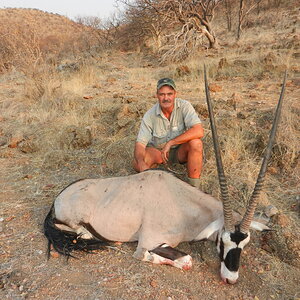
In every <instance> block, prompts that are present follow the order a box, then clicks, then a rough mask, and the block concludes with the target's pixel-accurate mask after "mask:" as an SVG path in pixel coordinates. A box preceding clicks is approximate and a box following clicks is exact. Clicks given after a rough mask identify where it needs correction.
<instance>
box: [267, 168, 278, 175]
mask: <svg viewBox="0 0 300 300" xmlns="http://www.w3.org/2000/svg"><path fill="white" fill-rule="evenodd" d="M267 172H268V173H269V174H272V175H275V174H279V169H278V168H276V167H268V169H267Z"/></svg>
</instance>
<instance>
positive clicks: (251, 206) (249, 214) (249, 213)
mask: <svg viewBox="0 0 300 300" xmlns="http://www.w3.org/2000/svg"><path fill="white" fill-rule="evenodd" d="M286 77H287V72H285V75H284V79H283V83H282V89H281V93H280V97H279V100H278V104H277V108H276V113H275V118H274V121H273V125H272V129H271V132H270V137H269V142H268V145H267V148H266V150H265V155H264V158H263V162H262V165H261V168H260V171H259V174H258V177H257V181H256V184H255V187H254V190H253V193H252V195H251V198H250V200H249V203H248V206H247V209H246V213H245V215H244V217H243V219H242V222H241V225H240V230H241V232H243V233H247V232H248V231H249V227H250V224H251V221H252V219H253V215H254V212H255V208H256V205H257V201H258V196H259V194H260V191H261V190H262V187H263V183H264V178H265V174H266V170H267V166H268V160H269V159H270V156H271V153H272V146H273V143H274V140H275V136H276V130H277V127H278V123H279V119H280V112H281V107H282V101H283V95H284V91H285V83H286Z"/></svg>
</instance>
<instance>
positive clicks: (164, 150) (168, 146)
mask: <svg viewBox="0 0 300 300" xmlns="http://www.w3.org/2000/svg"><path fill="white" fill-rule="evenodd" d="M172 145H173V144H172V141H169V142H167V143H166V144H165V146H164V147H163V148H162V150H161V157H162V160H163V162H164V164H166V163H168V160H169V153H170V149H171V146H172Z"/></svg>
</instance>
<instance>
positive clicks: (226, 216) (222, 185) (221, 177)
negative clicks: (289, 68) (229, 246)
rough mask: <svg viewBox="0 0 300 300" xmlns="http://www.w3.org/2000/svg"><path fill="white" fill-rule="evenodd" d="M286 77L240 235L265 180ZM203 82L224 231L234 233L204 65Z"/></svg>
mask: <svg viewBox="0 0 300 300" xmlns="http://www.w3.org/2000/svg"><path fill="white" fill-rule="evenodd" d="M286 77H287V72H285V75H284V79H283V84H282V89H281V93H280V97H279V100H278V104H277V108H276V113H275V118H274V121H273V125H272V129H271V132H270V136H269V142H268V145H267V148H266V150H265V153H264V157H263V161H262V165H261V168H260V171H259V174H258V177H257V181H256V184H255V187H254V190H253V193H252V195H251V197H250V200H249V202H248V205H247V208H246V212H245V215H244V217H243V219H242V221H241V224H240V231H241V232H242V233H247V232H248V231H249V228H250V223H251V221H252V219H253V215H254V212H255V208H256V205H257V201H258V197H259V194H260V192H261V190H262V187H263V183H264V178H265V174H266V170H267V166H268V161H269V159H270V156H271V153H272V147H273V143H274V140H275V136H276V131H277V127H278V124H279V118H280V113H281V107H282V101H283V95H284V91H285V83H286ZM204 82H205V93H206V101H207V106H208V112H209V119H210V127H211V131H212V137H213V144H214V150H215V157H216V162H217V170H218V177H219V183H220V190H221V198H222V201H223V209H224V227H225V230H227V231H230V232H234V230H235V226H234V225H235V224H233V217H232V208H231V202H230V199H229V194H228V186H227V181H226V177H225V173H224V169H223V163H222V157H221V151H220V146H219V140H218V134H217V128H216V124H215V118H214V114H213V108H212V102H211V99H210V93H209V88H208V83H207V75H206V67H205V65H204Z"/></svg>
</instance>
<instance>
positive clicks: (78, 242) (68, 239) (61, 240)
mask: <svg viewBox="0 0 300 300" xmlns="http://www.w3.org/2000/svg"><path fill="white" fill-rule="evenodd" d="M44 234H45V236H46V238H47V239H48V249H47V257H48V259H49V258H50V250H51V245H52V246H53V248H54V249H55V250H56V251H57V252H58V253H60V254H62V255H64V256H67V257H74V256H73V255H71V252H72V251H84V252H90V251H92V250H97V249H103V247H105V246H107V245H108V243H107V242H105V241H101V240H98V239H90V240H87V239H81V238H80V235H79V234H77V233H75V232H70V231H63V230H60V229H59V228H57V227H56V226H55V217H54V206H53V205H52V207H51V209H50V211H49V213H48V215H47V216H46V218H45V221H44Z"/></svg>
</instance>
